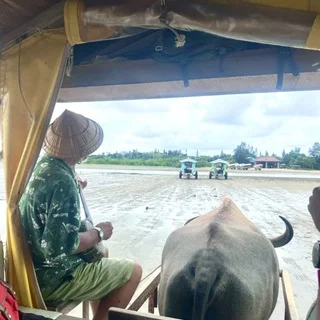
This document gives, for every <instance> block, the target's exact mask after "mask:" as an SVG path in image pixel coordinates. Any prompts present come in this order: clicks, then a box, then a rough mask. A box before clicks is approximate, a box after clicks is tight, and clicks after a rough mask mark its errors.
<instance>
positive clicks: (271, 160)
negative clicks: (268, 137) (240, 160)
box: [254, 157, 281, 168]
mask: <svg viewBox="0 0 320 320" xmlns="http://www.w3.org/2000/svg"><path fill="white" fill-rule="evenodd" d="M280 162H281V161H280V160H279V159H277V158H276V157H258V158H256V160H254V164H255V165H256V164H262V165H263V167H264V168H268V167H269V168H279V165H280Z"/></svg>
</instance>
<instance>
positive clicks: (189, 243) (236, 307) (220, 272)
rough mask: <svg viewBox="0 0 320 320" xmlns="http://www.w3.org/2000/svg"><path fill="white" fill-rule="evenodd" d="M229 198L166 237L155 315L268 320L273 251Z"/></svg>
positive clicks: (273, 243)
mask: <svg viewBox="0 0 320 320" xmlns="http://www.w3.org/2000/svg"><path fill="white" fill-rule="evenodd" d="M280 218H281V219H282V220H283V221H284V222H285V224H286V231H285V233H284V234H283V235H281V236H279V237H277V238H275V239H270V240H269V239H268V238H266V237H265V236H264V235H263V234H262V232H261V231H260V230H259V229H258V228H257V227H256V226H255V225H254V224H253V223H252V222H251V221H249V220H248V219H247V218H246V217H245V216H244V215H243V214H242V213H241V211H240V209H239V208H238V207H237V206H236V205H235V203H234V202H233V201H232V200H231V199H228V198H227V199H224V201H223V203H222V205H221V206H220V207H219V208H217V209H215V210H213V211H211V212H209V213H207V214H205V215H202V216H200V217H197V218H194V219H191V220H192V221H191V220H189V221H188V222H187V223H186V224H185V226H184V227H182V228H180V229H178V230H176V231H174V232H173V233H171V234H170V236H169V237H168V239H167V242H166V244H165V247H164V249H163V253H162V271H161V280H160V286H159V312H160V314H161V315H163V316H167V317H174V318H179V319H185V320H189V319H190V320H215V319H219V320H221V319H228V320H262V319H268V318H269V317H270V316H271V314H272V312H273V309H274V307H275V304H276V302H277V297H278V291H279V265H278V259H277V255H276V252H275V249H274V248H275V247H281V246H284V245H285V244H287V243H288V242H290V240H291V239H292V237H293V228H292V226H291V224H290V223H289V222H288V221H287V220H286V219H284V218H282V217H280Z"/></svg>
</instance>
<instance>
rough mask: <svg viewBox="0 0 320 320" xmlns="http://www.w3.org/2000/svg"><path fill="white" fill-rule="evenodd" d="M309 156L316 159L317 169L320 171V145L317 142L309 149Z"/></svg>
mask: <svg viewBox="0 0 320 320" xmlns="http://www.w3.org/2000/svg"><path fill="white" fill-rule="evenodd" d="M309 155H310V156H311V157H312V158H313V159H314V163H315V167H316V169H320V143H319V142H315V143H314V144H313V146H312V147H311V148H310V149H309Z"/></svg>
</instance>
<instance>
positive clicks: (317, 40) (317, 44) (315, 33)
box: [305, 14, 320, 50]
mask: <svg viewBox="0 0 320 320" xmlns="http://www.w3.org/2000/svg"><path fill="white" fill-rule="evenodd" d="M305 47H306V48H308V49H317V50H320V14H318V15H317V17H316V18H315V19H314V22H313V26H312V29H311V32H310V34H309V37H308V39H307V42H306V46H305Z"/></svg>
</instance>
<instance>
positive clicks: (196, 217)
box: [184, 217, 198, 225]
mask: <svg viewBox="0 0 320 320" xmlns="http://www.w3.org/2000/svg"><path fill="white" fill-rule="evenodd" d="M196 218H198V217H194V218H191V219H189V220H188V221H187V222H186V223H185V224H184V225H186V224H188V223H189V222H191V221H192V220H194V219H196Z"/></svg>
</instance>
